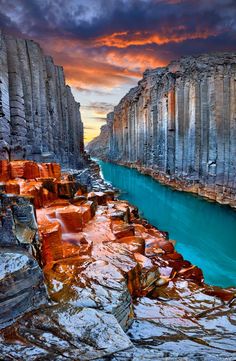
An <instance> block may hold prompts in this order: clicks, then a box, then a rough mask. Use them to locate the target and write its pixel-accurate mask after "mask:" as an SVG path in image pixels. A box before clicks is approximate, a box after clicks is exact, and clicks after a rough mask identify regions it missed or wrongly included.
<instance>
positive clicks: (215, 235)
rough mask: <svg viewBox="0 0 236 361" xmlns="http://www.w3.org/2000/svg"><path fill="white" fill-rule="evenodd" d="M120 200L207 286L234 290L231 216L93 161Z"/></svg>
mask: <svg viewBox="0 0 236 361" xmlns="http://www.w3.org/2000/svg"><path fill="white" fill-rule="evenodd" d="M96 161H97V162H98V163H99V165H100V166H101V172H102V176H103V178H104V179H105V180H106V181H108V182H110V183H112V185H113V186H115V187H117V188H119V189H120V191H121V194H120V197H119V198H120V199H126V200H128V201H129V202H130V203H131V204H133V205H135V206H137V207H138V208H139V211H140V214H141V215H142V216H143V217H144V218H146V219H147V220H148V221H149V222H150V223H151V224H153V225H154V226H156V227H158V228H159V229H161V230H164V231H168V232H169V238H170V239H174V240H176V249H177V251H178V252H180V253H181V254H182V255H183V256H184V258H185V259H187V260H189V261H190V262H191V263H193V264H195V265H197V266H199V267H200V268H201V269H202V270H203V273H204V277H205V281H206V283H208V284H213V285H218V286H223V287H228V286H236V212H235V211H234V210H232V209H230V208H229V207H227V206H221V205H219V204H216V203H211V202H208V201H206V200H204V199H201V198H200V197H197V196H194V195H192V194H189V193H185V192H178V191H175V190H173V189H171V188H170V187H167V186H164V185H161V184H160V183H158V182H157V181H155V180H153V179H152V178H151V177H149V176H145V175H142V174H140V173H139V172H137V171H136V170H134V169H129V168H126V167H123V166H119V165H115V164H112V163H107V162H103V161H100V160H96Z"/></svg>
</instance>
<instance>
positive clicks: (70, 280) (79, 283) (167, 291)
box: [0, 161, 236, 361]
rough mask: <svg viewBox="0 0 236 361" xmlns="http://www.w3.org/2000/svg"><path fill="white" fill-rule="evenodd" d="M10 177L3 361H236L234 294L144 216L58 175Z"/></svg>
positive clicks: (4, 213) (3, 171)
mask: <svg viewBox="0 0 236 361" xmlns="http://www.w3.org/2000/svg"><path fill="white" fill-rule="evenodd" d="M92 170H94V177H95V176H96V175H97V177H98V170H97V168H96V167H95V165H94V164H93V163H92ZM77 176H78V174H76V177H77ZM0 177H1V178H0V180H1V181H2V182H1V187H2V188H1V192H2V194H1V207H2V208H1V215H0V219H1V227H2V228H1V231H3V232H1V233H0V234H4V235H5V236H4V237H3V238H0V260H1V262H0V279H1V280H0V289H1V292H0V306H1V307H0V329H1V330H0V360H4V361H8V360H9V361H10V360H29V361H40V360H55V361H60V360H61V361H62V360H71V361H76V360H81V361H85V360H100V361H106V360H111V361H124V360H130V361H141V360H145V361H151V360H153V361H154V360H155V361H156V360H173V359H184V360H191V361H192V360H196V361H197V360H199V359H201V360H206V361H207V360H209V361H210V360H211V361H212V360H219V359H222V360H223V359H224V360H230V361H233V360H235V355H236V345H235V333H236V326H235V325H236V318H235V311H236V304H235V297H236V290H235V288H233V287H232V288H229V289H221V288H218V287H213V286H208V285H206V284H205V283H204V277H203V274H202V271H201V270H200V269H199V268H198V267H197V266H195V265H192V264H191V263H190V262H188V261H187V260H185V259H183V257H182V255H181V254H179V253H178V252H177V251H176V250H175V247H174V243H175V242H174V241H172V240H170V239H169V238H168V234H167V233H166V232H163V231H160V230H158V229H157V228H155V227H153V226H152V225H150V224H149V223H148V222H147V221H145V220H143V219H141V218H139V214H138V210H137V208H135V207H133V206H131V205H130V204H129V203H128V202H126V201H123V200H122V201H121V200H117V199H116V198H115V195H114V192H113V191H112V190H109V189H107V190H104V189H103V188H102V189H100V190H99V189H97V186H95V179H94V178H93V181H92V182H91V185H92V186H93V187H94V188H93V189H91V191H88V190H87V189H86V187H85V186H84V185H81V184H79V183H78V181H77V180H75V178H74V176H73V175H72V174H68V173H61V171H60V166H59V165H58V164H55V163H53V164H50V163H47V164H46V163H42V164H37V163H35V162H32V161H11V162H6V161H0ZM17 184H18V187H16V185H17ZM98 184H100V182H98ZM13 185H14V188H12V189H13V190H14V192H15V194H12V195H9V194H7V193H6V191H7V190H8V189H9V188H8V187H10V186H11V187H13ZM104 186H105V184H102V187H104ZM102 190H103V191H102ZM14 192H13V193H14ZM33 205H34V207H33ZM30 206H31V207H30ZM35 213H36V218H35ZM35 219H36V220H37V224H35ZM18 226H20V232H19V229H18ZM7 234H9V239H7V237H6V236H7ZM36 245H38V247H36ZM34 249H36V252H35V254H36V258H38V255H39V254H40V264H41V266H42V269H41V268H40V267H39V265H38V263H37V261H36V259H34V258H33V257H32V255H30V253H33V252H32V250H34ZM43 275H44V281H45V286H46V288H47V291H48V297H49V299H50V302H49V301H48V299H47V297H46V293H45V287H44V284H43V281H42V279H43V278H42V276H43Z"/></svg>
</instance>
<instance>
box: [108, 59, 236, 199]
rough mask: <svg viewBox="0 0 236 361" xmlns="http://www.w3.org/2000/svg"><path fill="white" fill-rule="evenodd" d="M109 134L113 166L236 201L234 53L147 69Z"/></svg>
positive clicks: (119, 109)
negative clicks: (132, 167) (121, 166)
mask: <svg viewBox="0 0 236 361" xmlns="http://www.w3.org/2000/svg"><path fill="white" fill-rule="evenodd" d="M110 129H111V131H110V135H109V137H110V139H109V142H110V148H109V154H108V156H107V157H108V158H109V159H110V160H112V161H115V162H120V163H126V164H128V165H131V166H137V167H138V168H140V169H141V170H144V171H145V170H149V174H151V173H150V172H152V175H153V174H154V175H155V176H156V177H157V178H158V177H159V178H160V177H164V178H166V179H168V180H169V181H170V182H172V181H174V182H180V184H181V185H182V186H183V184H184V183H185V184H187V185H188V187H189V186H191V187H193V188H194V187H197V188H196V189H195V190H194V191H197V192H198V193H199V192H200V193H201V192H203V195H204V191H203V190H202V187H207V188H208V196H209V194H210V191H212V192H213V194H214V195H212V197H213V198H214V197H215V195H216V194H217V195H218V196H219V195H220V194H221V196H222V194H223V193H224V197H225V199H226V198H227V197H228V198H229V199H231V200H232V199H235V194H236V192H235V191H236V53H224V54H212V55H209V54H207V55H201V56H198V57H186V58H182V59H181V60H179V61H175V62H172V63H171V64H170V65H169V66H167V67H165V68H157V69H154V70H147V71H146V72H145V73H144V76H143V79H142V80H141V81H140V82H139V83H138V86H137V87H135V88H133V89H131V90H130V92H129V93H128V94H127V95H126V96H125V97H124V98H123V99H122V100H121V102H120V103H119V105H118V106H117V107H115V110H114V121H113V126H112V127H111V128H110ZM199 189H200V190H199ZM209 190H210V191H209ZM221 198H222V197H221ZM226 203H227V201H226Z"/></svg>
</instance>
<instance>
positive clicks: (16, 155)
mask: <svg viewBox="0 0 236 361" xmlns="http://www.w3.org/2000/svg"><path fill="white" fill-rule="evenodd" d="M79 108H80V105H79V103H77V102H76V101H75V100H74V97H73V95H72V93H71V89H70V87H69V86H67V85H66V84H65V77H64V72H63V68H62V67H61V66H57V65H55V64H54V62H53V59H52V58H51V57H50V56H45V55H44V54H43V51H42V49H41V48H40V46H39V45H38V44H37V43H35V42H34V41H31V40H23V39H16V38H13V37H11V36H8V35H4V34H3V33H2V32H1V31H0V159H11V160H13V159H32V160H37V161H49V160H55V161H58V162H60V163H61V164H63V165H64V166H70V167H74V168H75V167H80V166H81V164H83V150H84V149H83V124H82V122H81V117H80V110H79Z"/></svg>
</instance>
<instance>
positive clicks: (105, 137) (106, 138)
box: [86, 112, 114, 159]
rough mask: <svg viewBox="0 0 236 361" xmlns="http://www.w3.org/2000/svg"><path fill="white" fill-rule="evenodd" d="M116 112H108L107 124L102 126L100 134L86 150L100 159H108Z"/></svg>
mask: <svg viewBox="0 0 236 361" xmlns="http://www.w3.org/2000/svg"><path fill="white" fill-rule="evenodd" d="M113 117H114V113H113V112H111V113H108V114H107V119H106V124H104V125H102V126H101V130H100V134H99V135H98V136H97V137H96V138H94V139H93V140H91V142H89V143H88V144H87V146H86V151H87V152H88V153H89V154H90V155H91V156H92V157H97V158H99V159H107V156H108V154H109V149H110V133H111V131H112V126H113Z"/></svg>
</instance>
